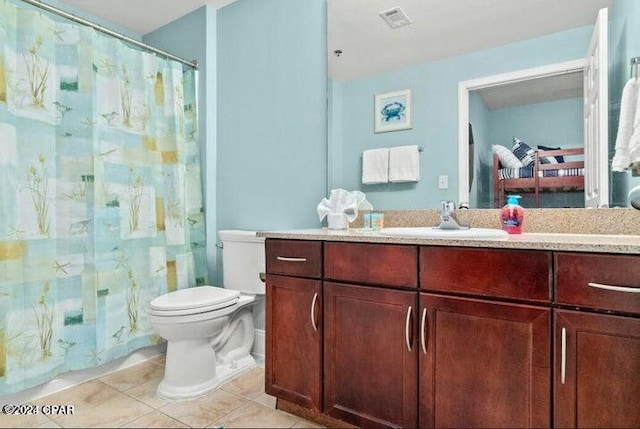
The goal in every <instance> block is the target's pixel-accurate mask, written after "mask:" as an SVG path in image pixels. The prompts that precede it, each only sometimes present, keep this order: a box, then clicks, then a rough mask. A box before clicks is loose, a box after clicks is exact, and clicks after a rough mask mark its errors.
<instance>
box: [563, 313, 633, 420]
mask: <svg viewBox="0 0 640 429" xmlns="http://www.w3.org/2000/svg"><path fill="white" fill-rule="evenodd" d="M555 313H556V317H555V365H554V368H555V373H554V383H555V404H554V414H555V416H554V423H555V426H556V427H563V428H596V427H597V428H607V427H608V428H639V427H640V319H637V318H631V317H619V316H610V315H604V314H592V313H586V312H576V311H568V310H556V312H555Z"/></svg>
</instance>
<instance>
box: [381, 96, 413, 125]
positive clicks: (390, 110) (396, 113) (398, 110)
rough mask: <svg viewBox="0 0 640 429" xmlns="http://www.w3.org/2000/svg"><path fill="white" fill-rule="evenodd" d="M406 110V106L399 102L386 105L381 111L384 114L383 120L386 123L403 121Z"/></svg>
mask: <svg viewBox="0 0 640 429" xmlns="http://www.w3.org/2000/svg"><path fill="white" fill-rule="evenodd" d="M406 109H407V108H406V106H405V105H404V104H402V103H400V102H398V101H394V102H393V103H389V104H385V106H384V107H383V108H382V110H380V113H381V114H382V120H383V121H384V122H389V121H400V120H402V118H403V116H404V111H405V110H406Z"/></svg>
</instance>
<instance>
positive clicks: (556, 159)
mask: <svg viewBox="0 0 640 429" xmlns="http://www.w3.org/2000/svg"><path fill="white" fill-rule="evenodd" d="M538 149H539V150H558V149H560V148H559V147H547V146H542V145H538ZM540 162H541V163H542V164H561V163H563V162H564V156H562V155H558V156H543V157H542V158H540Z"/></svg>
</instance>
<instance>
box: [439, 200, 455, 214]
mask: <svg viewBox="0 0 640 429" xmlns="http://www.w3.org/2000/svg"><path fill="white" fill-rule="evenodd" d="M441 203H442V211H443V212H446V213H453V212H455V211H456V205H455V203H454V202H453V201H451V200H448V201H444V200H443V201H441Z"/></svg>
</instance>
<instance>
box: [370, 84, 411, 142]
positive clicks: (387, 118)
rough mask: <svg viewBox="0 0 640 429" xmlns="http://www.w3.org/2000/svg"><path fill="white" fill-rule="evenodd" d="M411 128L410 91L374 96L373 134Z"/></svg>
mask: <svg viewBox="0 0 640 429" xmlns="http://www.w3.org/2000/svg"><path fill="white" fill-rule="evenodd" d="M410 128H412V127H411V90H410V89H405V90H403V91H394V92H387V93H384V94H376V99H375V107H374V132H376V133H385V132H387V131H398V130H407V129H410Z"/></svg>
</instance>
